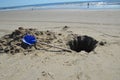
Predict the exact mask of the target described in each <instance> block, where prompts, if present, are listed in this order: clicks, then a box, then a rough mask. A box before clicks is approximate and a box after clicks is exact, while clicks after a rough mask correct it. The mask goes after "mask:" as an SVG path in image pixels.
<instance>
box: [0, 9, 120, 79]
mask: <svg viewBox="0 0 120 80" xmlns="http://www.w3.org/2000/svg"><path fill="white" fill-rule="evenodd" d="M119 14H120V10H77V9H76V10H70V9H69V10H65V9H64V10H62V9H59V10H19V11H1V12H0V37H1V36H3V35H5V34H8V33H11V32H12V31H14V30H15V29H17V28H18V27H25V28H36V29H38V30H42V31H45V30H50V31H53V32H61V33H65V34H68V33H75V34H79V35H88V36H91V37H93V38H95V39H96V40H98V41H106V42H107V44H106V45H105V46H98V47H97V48H96V49H95V52H90V53H89V54H88V53H87V52H84V51H82V52H79V53H77V52H72V53H69V52H49V51H44V50H37V51H34V52H31V53H30V54H27V55H24V54H23V53H18V54H15V55H11V54H0V80H120V15H119ZM65 25H67V26H69V28H68V29H66V30H63V27H64V26H65Z"/></svg>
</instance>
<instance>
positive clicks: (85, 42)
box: [68, 35, 98, 53]
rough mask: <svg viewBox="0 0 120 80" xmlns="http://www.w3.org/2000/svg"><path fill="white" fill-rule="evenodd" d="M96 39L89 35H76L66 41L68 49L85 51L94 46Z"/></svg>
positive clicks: (92, 48) (90, 49) (89, 50)
mask: <svg viewBox="0 0 120 80" xmlns="http://www.w3.org/2000/svg"><path fill="white" fill-rule="evenodd" d="M97 43H98V41H97V40H95V39H93V38H92V37H89V36H86V35H85V36H77V37H76V38H74V40H71V41H69V42H68V44H69V46H70V49H71V50H74V51H76V52H80V51H86V52H88V53H89V52H91V51H93V50H94V49H95V48H96V44H97Z"/></svg>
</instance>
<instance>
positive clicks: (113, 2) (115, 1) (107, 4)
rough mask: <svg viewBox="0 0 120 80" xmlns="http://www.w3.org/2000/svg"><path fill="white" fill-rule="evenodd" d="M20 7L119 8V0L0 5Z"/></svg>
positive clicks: (1, 8)
mask: <svg viewBox="0 0 120 80" xmlns="http://www.w3.org/2000/svg"><path fill="white" fill-rule="evenodd" d="M20 9H32V10H34V9H97V10H101V9H120V0H90V1H76V2H59V3H46V4H33V5H22V6H10V7H0V10H20Z"/></svg>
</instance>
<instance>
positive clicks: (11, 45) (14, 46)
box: [0, 27, 62, 54]
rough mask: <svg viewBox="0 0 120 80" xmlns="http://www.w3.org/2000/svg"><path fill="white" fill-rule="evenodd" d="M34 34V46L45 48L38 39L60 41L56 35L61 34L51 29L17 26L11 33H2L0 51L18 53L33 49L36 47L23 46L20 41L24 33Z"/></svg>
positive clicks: (48, 41) (49, 41) (47, 41)
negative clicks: (39, 29)
mask: <svg viewBox="0 0 120 80" xmlns="http://www.w3.org/2000/svg"><path fill="white" fill-rule="evenodd" d="M26 34H30V35H34V36H35V37H36V39H37V43H36V47H37V48H45V47H47V46H44V45H41V44H39V41H41V42H45V43H47V44H51V43H52V42H54V43H56V42H58V43H60V44H61V43H62V41H61V39H58V36H62V34H57V33H55V32H51V31H38V30H36V29H32V28H29V29H24V28H22V27H19V28H18V29H17V30H15V31H13V32H12V33H11V34H7V35H4V36H3V37H1V38H0V52H3V53H12V54H14V53H20V52H24V51H33V50H35V49H36V47H35V46H29V47H28V46H25V45H24V43H23V42H22V38H23V37H24V36H25V35H26Z"/></svg>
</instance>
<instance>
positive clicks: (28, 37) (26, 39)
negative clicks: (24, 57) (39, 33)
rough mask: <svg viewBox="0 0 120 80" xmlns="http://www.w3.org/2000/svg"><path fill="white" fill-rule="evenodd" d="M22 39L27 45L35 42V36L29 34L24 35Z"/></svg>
mask: <svg viewBox="0 0 120 80" xmlns="http://www.w3.org/2000/svg"><path fill="white" fill-rule="evenodd" d="M22 41H23V42H24V43H26V44H28V45H34V44H35V43H36V42H37V40H36V38H35V36H33V35H30V34H27V35H25V36H24V37H23V39H22Z"/></svg>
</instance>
